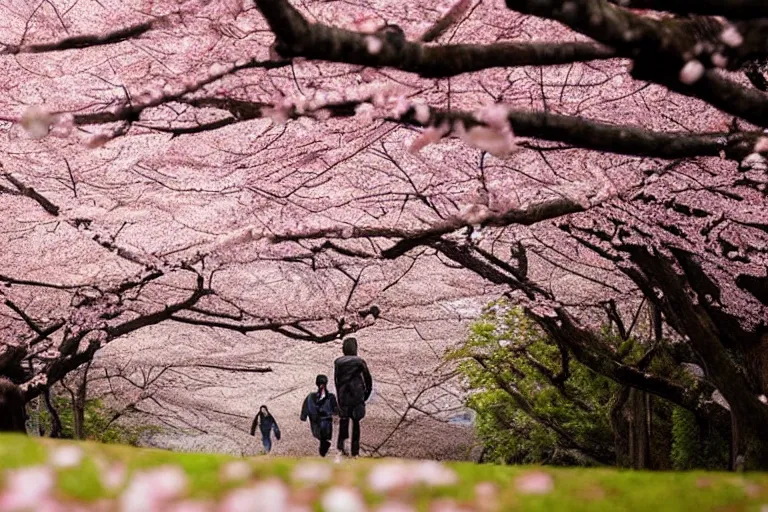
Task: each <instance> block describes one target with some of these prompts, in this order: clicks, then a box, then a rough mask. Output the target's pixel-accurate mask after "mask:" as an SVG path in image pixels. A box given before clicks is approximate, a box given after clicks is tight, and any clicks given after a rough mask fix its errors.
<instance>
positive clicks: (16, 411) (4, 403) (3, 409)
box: [0, 377, 27, 434]
mask: <svg viewBox="0 0 768 512" xmlns="http://www.w3.org/2000/svg"><path fill="white" fill-rule="evenodd" d="M25 421H26V412H25V410H24V394H23V393H22V392H21V389H20V388H19V386H17V385H16V384H14V383H13V382H11V381H10V380H8V379H6V378H4V377H0V432H18V433H21V434H26V433H27V428H26V426H25V425H24V423H25Z"/></svg>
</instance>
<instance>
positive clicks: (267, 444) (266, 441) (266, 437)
mask: <svg viewBox="0 0 768 512" xmlns="http://www.w3.org/2000/svg"><path fill="white" fill-rule="evenodd" d="M270 434H271V432H267V433H266V434H263V433H262V434H261V442H262V444H263V445H264V451H265V452H267V453H269V452H270V451H272V439H271V437H270Z"/></svg>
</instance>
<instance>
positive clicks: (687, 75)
mask: <svg viewBox="0 0 768 512" xmlns="http://www.w3.org/2000/svg"><path fill="white" fill-rule="evenodd" d="M704 71H706V69H705V68H704V65H703V64H702V63H701V62H699V61H698V60H695V59H694V60H689V61H688V62H686V63H685V66H683V69H681V70H680V81H681V82H683V83H684V84H686V85H693V84H695V83H696V82H698V81H699V80H700V79H701V77H702V76H704Z"/></svg>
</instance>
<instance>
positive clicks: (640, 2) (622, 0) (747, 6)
mask: <svg viewBox="0 0 768 512" xmlns="http://www.w3.org/2000/svg"><path fill="white" fill-rule="evenodd" d="M611 1H612V2H613V3H615V4H618V5H621V6H622V7H626V8H630V9H653V10H656V11H666V12H674V13H677V14H702V15H706V16H723V17H725V18H730V19H755V18H768V4H766V3H765V2H763V1H762V0H696V1H695V2H691V1H689V0H611Z"/></svg>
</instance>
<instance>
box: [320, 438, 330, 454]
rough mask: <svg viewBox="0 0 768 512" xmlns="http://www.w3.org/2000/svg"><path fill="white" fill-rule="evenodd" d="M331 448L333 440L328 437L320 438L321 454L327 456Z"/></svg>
mask: <svg viewBox="0 0 768 512" xmlns="http://www.w3.org/2000/svg"><path fill="white" fill-rule="evenodd" d="M330 448H331V442H330V441H329V440H328V439H321V440H320V456H321V457H325V456H326V454H327V453H328V450H330Z"/></svg>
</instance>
